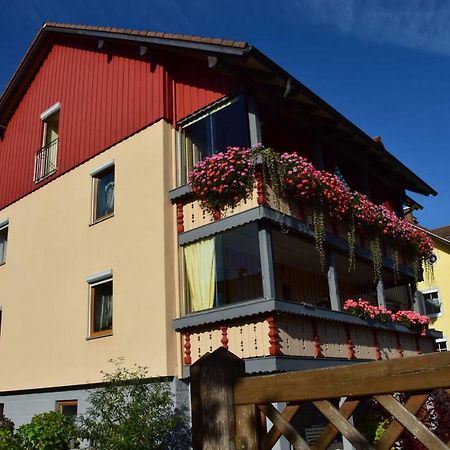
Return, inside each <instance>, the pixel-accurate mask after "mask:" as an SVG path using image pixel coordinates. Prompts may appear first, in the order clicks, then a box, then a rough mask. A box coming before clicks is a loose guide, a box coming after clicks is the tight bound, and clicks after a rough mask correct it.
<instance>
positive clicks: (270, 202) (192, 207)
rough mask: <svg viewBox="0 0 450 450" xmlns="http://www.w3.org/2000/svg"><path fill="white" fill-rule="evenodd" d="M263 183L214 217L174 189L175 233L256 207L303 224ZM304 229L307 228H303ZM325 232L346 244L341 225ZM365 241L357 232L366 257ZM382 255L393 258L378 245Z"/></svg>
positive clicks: (294, 206) (300, 208)
mask: <svg viewBox="0 0 450 450" xmlns="http://www.w3.org/2000/svg"><path fill="white" fill-rule="evenodd" d="M262 183H263V181H262V180H261V179H259V180H258V179H257V180H256V183H255V187H254V189H253V191H252V194H251V196H250V197H249V198H248V199H246V200H241V201H240V202H239V203H238V205H237V206H236V207H235V208H233V209H229V210H226V211H223V212H220V213H219V212H218V213H217V215H216V216H215V217H213V216H212V215H211V214H209V213H208V212H206V211H205V210H204V209H203V208H202V207H201V206H200V202H199V201H198V200H195V199H194V198H193V197H192V195H191V191H190V187H189V186H188V185H187V186H184V187H182V188H178V189H175V190H174V191H171V193H170V196H169V197H170V199H171V201H172V202H173V203H175V204H176V207H177V230H178V233H184V232H189V231H192V230H195V229H198V228H200V227H203V226H204V225H209V224H212V223H214V222H217V221H219V220H221V219H227V218H231V217H233V216H236V215H238V214H239V213H244V212H246V211H250V210H252V209H254V208H257V207H259V206H265V207H268V208H270V209H271V210H274V211H276V212H277V213H280V216H279V219H280V220H281V219H282V218H283V217H289V218H293V219H295V220H296V221H298V222H300V223H303V224H306V223H307V222H308V216H309V215H310V212H311V211H309V210H308V209H307V208H306V207H305V206H304V205H303V204H302V203H301V202H299V201H298V200H297V199H295V198H293V197H290V196H285V197H281V198H280V197H277V196H276V194H275V192H274V191H273V190H272V188H271V187H270V186H266V188H264V186H263V185H262ZM305 229H308V227H306V228H305ZM325 231H326V232H327V233H328V235H330V236H334V237H337V238H339V239H340V240H341V241H345V242H347V238H348V226H347V225H346V224H344V223H342V222H335V221H329V220H326V221H325ZM309 232H310V234H312V233H313V231H312V226H310V227H309ZM368 244H369V241H368V238H367V237H366V236H365V235H364V234H363V233H361V232H357V233H356V235H355V246H356V248H357V249H358V248H360V249H363V252H365V253H367V255H368V254H369V250H368ZM381 251H382V256H383V257H384V258H387V259H390V260H391V264H390V265H391V266H392V259H393V251H392V249H391V248H390V247H389V245H386V244H385V243H384V242H382V248H381ZM399 263H400V265H402V266H404V267H410V266H411V261H409V260H408V258H407V257H406V255H405V254H404V252H400V254H399Z"/></svg>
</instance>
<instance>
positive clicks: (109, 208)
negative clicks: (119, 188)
mask: <svg viewBox="0 0 450 450" xmlns="http://www.w3.org/2000/svg"><path fill="white" fill-rule="evenodd" d="M91 176H92V179H93V202H92V203H93V214H92V221H93V222H97V221H99V220H102V219H104V218H106V217H110V216H112V215H113V214H114V161H110V162H108V163H106V164H103V165H102V166H101V167H100V168H98V169H96V170H94V171H93V172H91Z"/></svg>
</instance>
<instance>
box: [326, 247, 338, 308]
mask: <svg viewBox="0 0 450 450" xmlns="http://www.w3.org/2000/svg"><path fill="white" fill-rule="evenodd" d="M327 277H328V292H329V295H330V306H331V309H332V310H333V311H341V310H342V306H341V296H340V295H339V284H338V275H337V268H336V253H334V252H333V251H331V250H328V251H327Z"/></svg>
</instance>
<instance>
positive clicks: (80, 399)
mask: <svg viewBox="0 0 450 450" xmlns="http://www.w3.org/2000/svg"><path fill="white" fill-rule="evenodd" d="M109 369H110V370H109V372H114V366H110V367H109ZM167 383H168V385H169V388H170V390H171V394H172V399H173V403H174V405H175V407H176V408H178V409H179V410H181V411H186V412H189V407H190V397H189V385H188V384H187V383H185V382H183V381H180V380H179V379H178V378H173V379H171V380H167ZM94 389H97V388H94ZM92 391H93V389H92V388H89V389H66V390H51V391H39V392H26V393H19V394H12V395H2V396H0V403H3V405H4V414H5V416H6V417H8V419H11V420H12V421H13V422H14V425H15V427H16V428H17V427H19V426H20V425H23V424H25V423H29V422H30V421H31V419H32V417H33V416H34V415H35V414H40V413H42V412H46V411H55V409H56V402H57V401H63V400H76V401H77V403H78V405H77V413H78V414H84V413H85V412H86V410H87V409H88V407H89V394H90V393H91V392H92Z"/></svg>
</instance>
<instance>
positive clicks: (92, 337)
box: [86, 331, 113, 341]
mask: <svg viewBox="0 0 450 450" xmlns="http://www.w3.org/2000/svg"><path fill="white" fill-rule="evenodd" d="M112 335H113V332H112V331H111V332H108V333H106V334H99V335H94V336H86V341H93V340H95V339H101V338H105V337H111V336H112Z"/></svg>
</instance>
